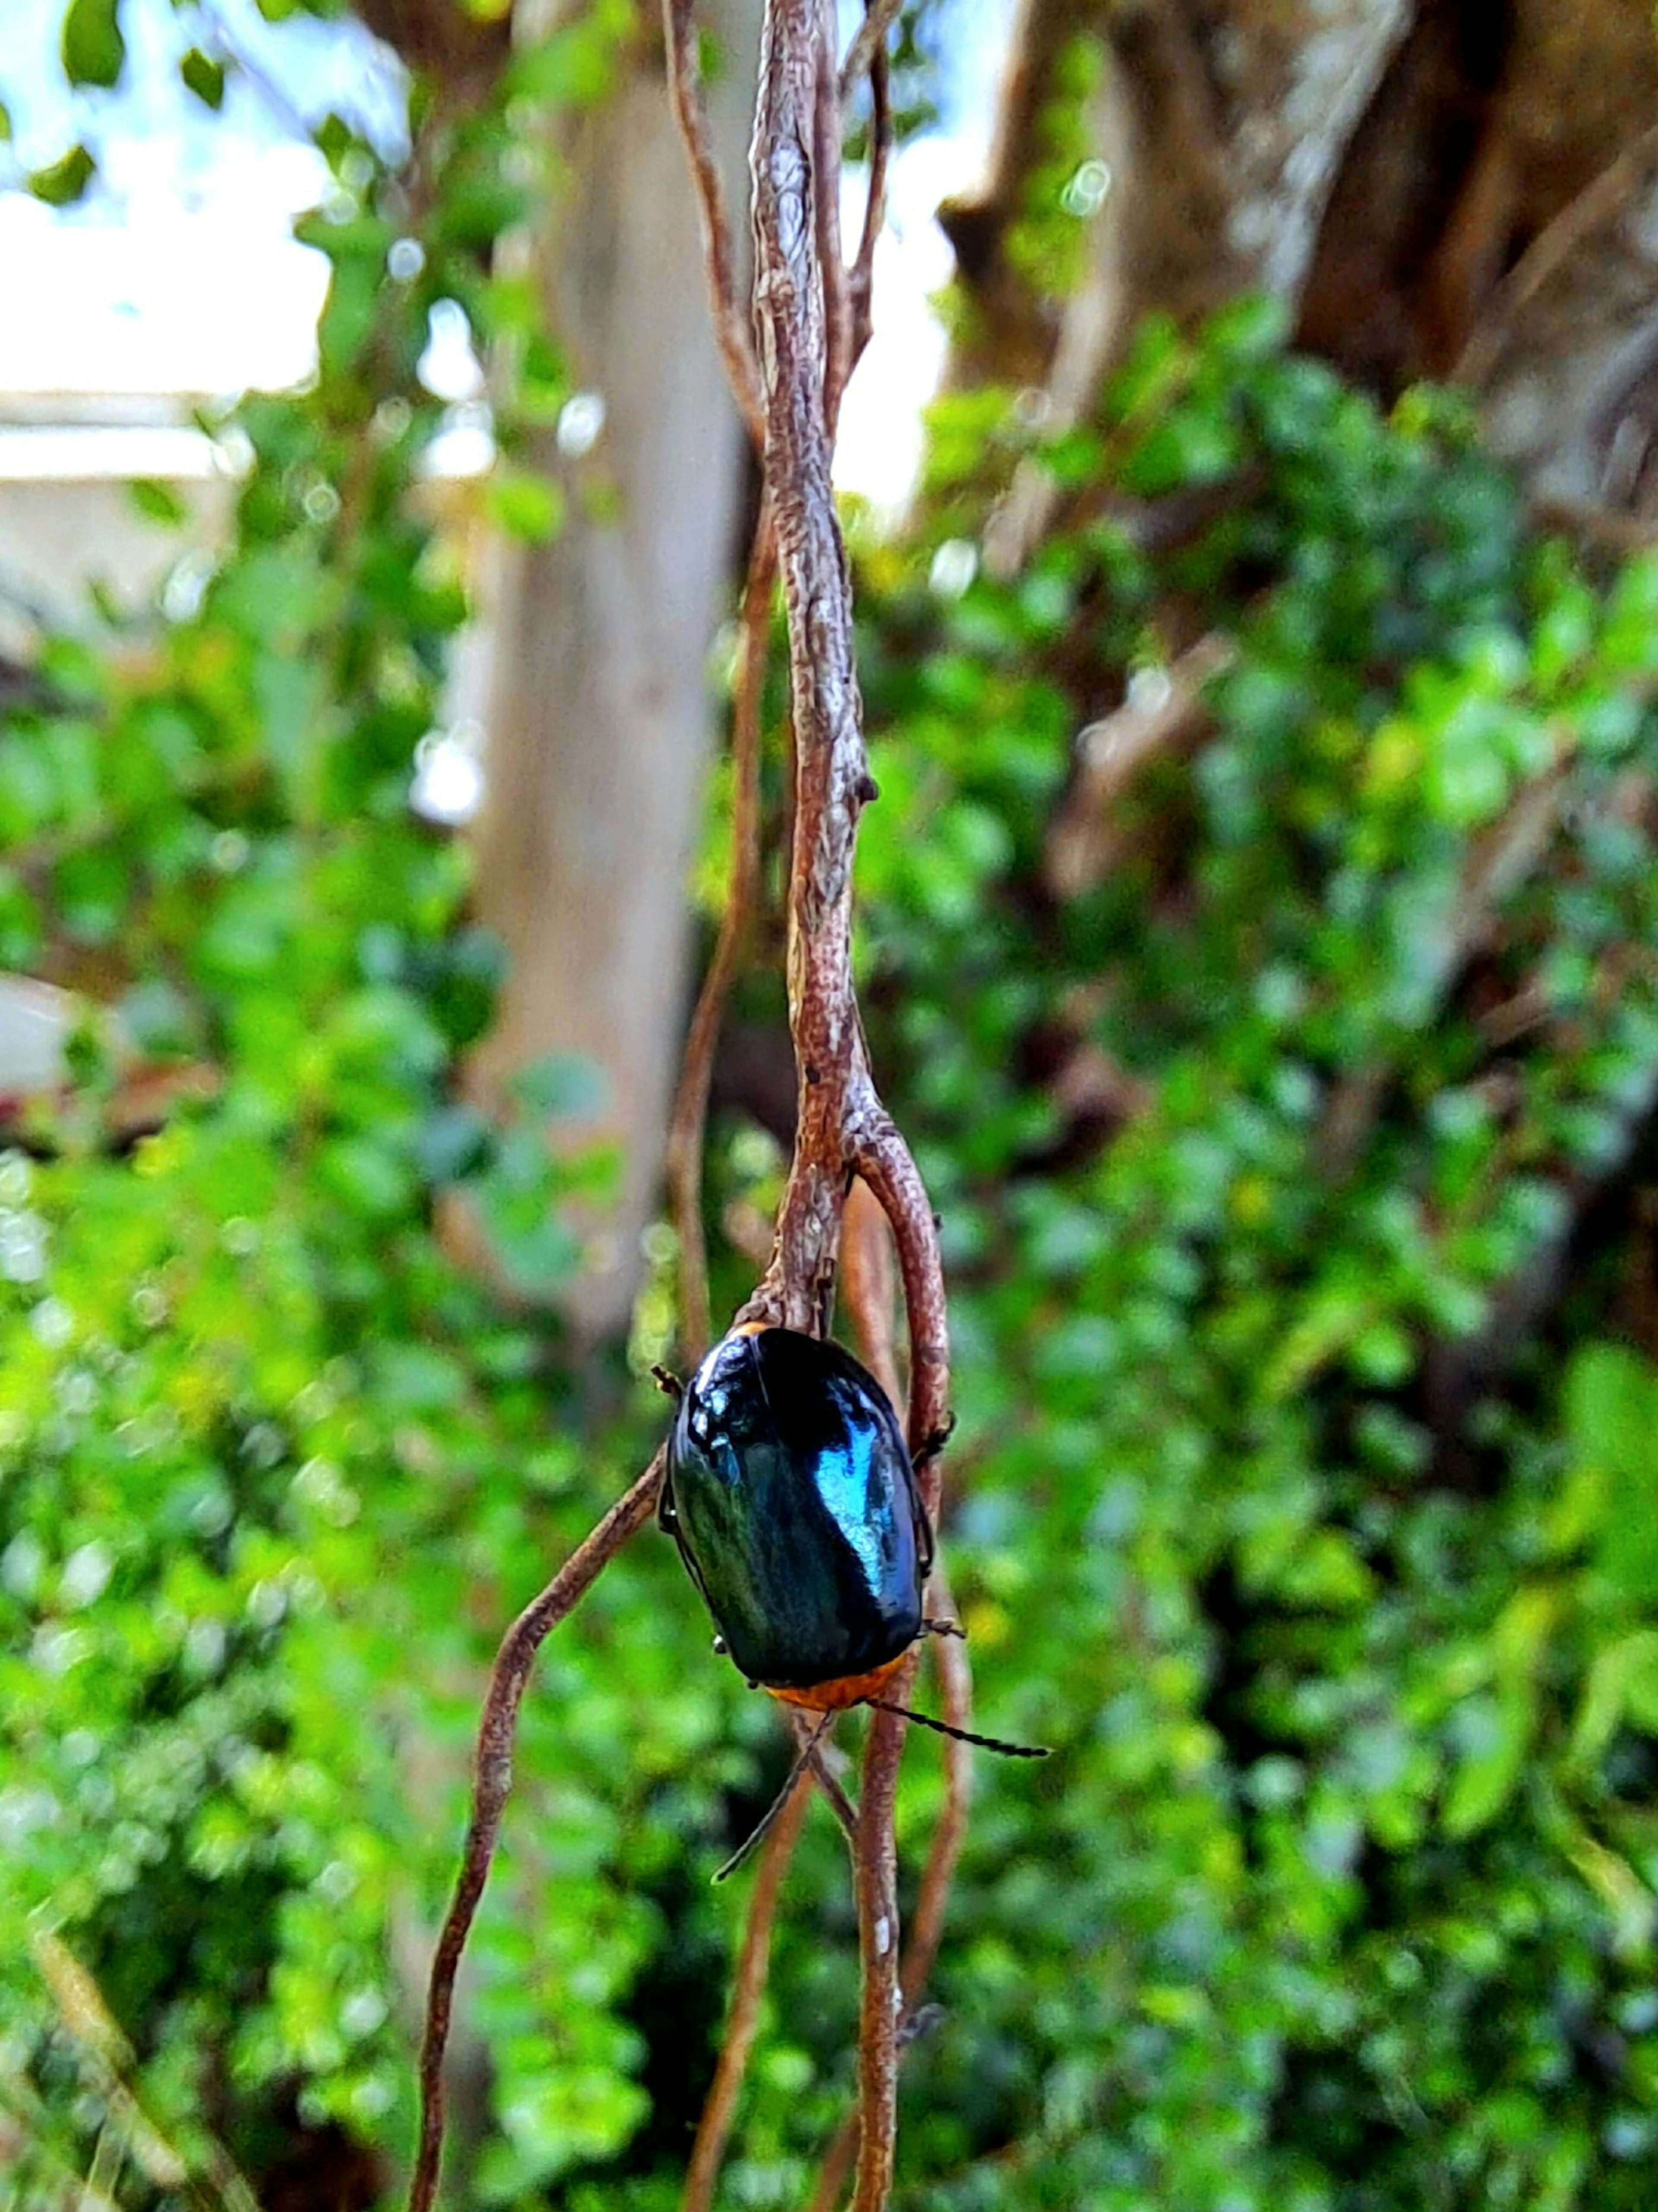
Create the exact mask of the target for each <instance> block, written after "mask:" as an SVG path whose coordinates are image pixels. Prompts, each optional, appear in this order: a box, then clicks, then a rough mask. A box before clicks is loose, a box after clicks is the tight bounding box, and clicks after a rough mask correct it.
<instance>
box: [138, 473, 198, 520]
mask: <svg viewBox="0 0 1658 2212" xmlns="http://www.w3.org/2000/svg"><path fill="white" fill-rule="evenodd" d="M127 491H128V494H129V495H130V497H131V501H132V504H133V505H134V506H135V507H137V510H138V512H139V513H140V514H142V515H143V517H144V519H145V520H147V521H149V522H159V523H162V524H164V525H165V526H167V528H169V529H174V530H176V529H177V528H178V526H179V524H180V523H181V522H188V521H189V520H190V509H189V508H188V507H186V506H185V502H184V501H183V500H181V499H180V498H179V495H178V493H177V492H176V491H174V490H173V487H172V485H171V484H166V483H162V482H161V479H160V477H134V478H133V480H132V482H131V483H130V484H129V485H128V486H127Z"/></svg>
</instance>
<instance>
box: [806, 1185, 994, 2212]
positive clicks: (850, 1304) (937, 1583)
mask: <svg viewBox="0 0 1658 2212" xmlns="http://www.w3.org/2000/svg"><path fill="white" fill-rule="evenodd" d="M895 1293H896V1277H895V1273H894V1268H893V1245H892V1237H891V1233H890V1224H889V1223H888V1221H887V1219H886V1218H885V1216H884V1212H883V1211H882V1209H881V1206H880V1204H879V1201H878V1200H877V1199H876V1198H875V1196H874V1194H873V1193H872V1191H871V1190H870V1188H869V1186H868V1185H867V1184H866V1183H865V1182H863V1180H862V1179H861V1177H860V1178H859V1181H858V1182H854V1183H853V1187H852V1191H851V1194H850V1195H849V1196H848V1198H847V1213H846V1222H845V1225H844V1230H843V1232H842V1241H841V1297H842V1300H843V1302H844V1304H845V1306H846V1310H847V1315H848V1316H849V1318H850V1320H851V1322H852V1326H853V1338H854V1340H855V1341H856V1343H857V1346H858V1352H859V1358H861V1359H862V1360H863V1362H864V1364H865V1366H866V1367H867V1368H868V1369H869V1370H870V1372H871V1373H872V1375H873V1376H875V1377H876V1379H877V1381H878V1383H880V1384H881V1387H882V1389H884V1390H885V1391H886V1393H887V1395H888V1396H889V1397H890V1398H891V1400H892V1401H893V1402H894V1404H895V1405H896V1403H897V1401H898V1396H899V1389H898V1370H897V1364H896V1361H895V1359H894V1358H893V1350H892V1325H893V1308H894V1302H895ZM927 1609H928V1613H929V1614H930V1615H931V1616H932V1617H933V1618H935V1619H940V1618H941V1619H944V1620H953V1619H954V1617H955V1613H956V1605H955V1600H954V1599H953V1597H952V1596H951V1595H950V1583H949V1580H948V1578H947V1577H946V1576H945V1573H944V1561H943V1558H942V1556H941V1555H940V1556H935V1558H934V1561H933V1568H932V1577H931V1578H930V1580H929V1582H928V1584H927ZM929 1648H930V1649H931V1650H932V1656H933V1660H934V1662H935V1664H936V1666H937V1668H938V1683H939V1691H940V1702H941V1704H942V1705H943V1706H944V1719H945V1720H946V1721H947V1722H948V1723H950V1727H952V1728H955V1729H969V1728H971V1727H972V1725H973V1674H972V1669H971V1668H970V1667H969V1663H968V1656H967V1649H966V1646H965V1645H964V1644H963V1643H962V1641H961V1640H960V1638H957V1637H950V1636H946V1637H937V1638H934V1639H933V1641H932V1644H931V1646H930V1647H929ZM943 1742H944V1805H943V1808H942V1809H941V1811H940V1813H939V1815H938V1826H937V1827H936V1828H935V1829H934V1830H933V1834H932V1844H931V1846H930V1848H929V1850H928V1852H927V1860H926V1868H925V1869H924V1870H923V1872H922V1875H921V1887H920V1894H919V1896H918V1897H917V1899H916V1905H915V1917H914V1923H913V1924H912V1926H911V1928H910V1930H909V1933H908V1940H907V1942H906V1943H905V1946H904V1952H903V1961H902V1966H901V1967H900V1969H899V1975H898V1985H899V1991H900V1994H901V1996H902V2002H903V2018H902V2021H901V2022H900V2026H899V2030H898V2039H899V2042H900V2043H901V2044H902V2039H903V2036H904V2031H905V2028H906V2027H908V2025H909V2023H910V2022H912V2021H914V2019H915V2017H916V2015H917V2013H918V2011H919V2009H920V2005H921V2002H922V2000H923V1999H924V1997H925V1996H926V1985H927V1983H928V1982H929V1980H930V1979H931V1978H932V1969H933V1966H935V1964H936V1963H937V1960H938V1945H939V1942H940V1941H941V1939H942V1936H943V1934H944V1916H945V1911H946V1909H947V1907H948V1905H949V1900H950V1884H951V1882H952V1881H953V1880H954V1877H955V1873H956V1863H957V1859H958V1858H959V1857H961V1850H962V1844H963V1839H964V1838H965V1837H966V1834H967V1820H968V1809H969V1803H970V1802H971V1798H972V1794H973V1753H972V1747H971V1746H970V1745H968V1744H965V1743H962V1742H958V1741H956V1740H954V1739H953V1738H950V1737H945V1738H944V1740H943ZM858 2145H859V2126H858V2113H857V2110H856V2108H855V2107H854V2108H853V2111H851V2112H848V2113H847V2117H846V2118H845V2119H844V2120H843V2121H842V2122H841V2125H840V2127H839V2128H838V2129H837V2130H835V2136H834V2137H833V2139H832V2141H831V2142H830V2144H829V2150H828V2153H827V2154H826V2155H825V2157H824V2160H823V2166H822V2168H821V2169H820V2171H819V2173H818V2178H817V2190H816V2191H815V2192H814V2194H813V2197H812V2200H811V2212H835V2207H836V2206H837V2205H838V2204H839V2203H840V2202H841V2194H842V2192H843V2191H844V2190H845V2188H846V2185H847V2179H848V2177H849V2176H850V2174H851V2172H852V2170H853V2164H854V2162H855V2160H856V2159H857V2156H858Z"/></svg>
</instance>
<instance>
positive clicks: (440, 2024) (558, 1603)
mask: <svg viewBox="0 0 1658 2212" xmlns="http://www.w3.org/2000/svg"><path fill="white" fill-rule="evenodd" d="M663 1459H664V1454H663V1452H662V1451H661V1450H659V1451H658V1452H657V1454H656V1455H655V1457H654V1458H653V1460H652V1462H651V1463H650V1465H649V1466H648V1467H647V1468H646V1470H645V1472H644V1474H641V1476H640V1478H639V1480H637V1481H636V1482H635V1484H634V1486H633V1487H632V1489H631V1490H629V1491H628V1492H625V1493H624V1495H623V1497H621V1498H618V1499H617V1500H616V1504H614V1505H613V1506H611V1508H610V1511H609V1512H608V1513H607V1514H606V1515H605V1516H604V1519H603V1520H602V1521H601V1522H599V1523H598V1527H597V1528H595V1529H594V1530H593V1531H592V1534H591V1535H589V1536H588V1537H587V1538H586V1540H585V1541H583V1542H582V1543H581V1544H580V1545H579V1546H578V1547H577V1548H576V1549H575V1550H574V1552H573V1553H571V1554H570V1556H569V1558H568V1559H567V1560H566V1561H565V1563H564V1565H562V1567H561V1568H560V1569H559V1571H558V1572H557V1574H556V1575H555V1576H554V1577H553V1579H552V1581H551V1582H550V1583H548V1585H547V1587H546V1589H544V1590H543V1591H542V1593H541V1595H540V1596H539V1597H537V1598H533V1599H531V1601H530V1603H529V1604H528V1605H527V1606H525V1608H524V1610H523V1612H522V1613H519V1617H518V1619H517V1620H515V1621H514V1622H513V1625H512V1626H511V1627H510V1628H509V1629H508V1630H507V1633H506V1635H505V1636H504V1637H503V1638H501V1649H500V1650H499V1651H498V1652H497V1653H496V1655H495V1667H494V1669H493V1670H492V1672H491V1674H490V1676H489V1690H488V1692H487V1693H486V1695H485V1697H484V1700H483V1717H482V1719H481V1720H480V1722H479V1723H478V1740H477V1765H476V1772H475V1778H474V1781H473V1786H472V1816H471V1823H470V1825H469V1826H468V1827H467V1831H466V1842H465V1846H464V1847H463V1849H462V1852H461V1864H460V1873H459V1876H458V1878H457V1880H456V1882H455V1893H454V1896H453V1898H452V1900H451V1902H450V1905H449V1911H448V1913H447V1914H446V1917H445V1919H444V1923H443V1928H442V1931H441V1933H440V1935H439V1937H438V1943H437V1949H436V1951H435V1953H434V1955H433V1959H432V1978H431V1983H430V1986H429V1989H428V1995H427V2000H426V2032H425V2034H424V2036H423V2037H422V2041H421V2052H420V2107H421V2111H420V2148H419V2151H418V2154H417V2155H416V2161H415V2178H414V2180H413V2182H412V2183H411V2184H410V2191H409V2212H429V2208H430V2206H431V2204H432V2202H433V2199H434V2197H435V2196H436V2194H437V2186H438V2167H439V2164H440V2160H441V2158H442V2155H443V2054H444V2050H445V2047H446V2045H447V2043H448V2040H449V2018H450V2013H451V2010H452V2007H453V2003H454V1995H455V1974H456V1972H457V1970H458V1969H459V1966H460V1957H461V1953H462V1952H463V1951H464V1950H465V1948H466V1938H467V1935H468V1933H469V1931H470V1930H471V1925H472V1917H473V1915H474V1914H475V1913H476V1912H477V1907H478V1899H480V1898H481V1897H482V1896H483V1885H484V1883H485V1882H486V1881H488V1879H489V1862H490V1860H491V1859H492V1858H493V1857H494V1856H495V1842H496V1838H498V1837H499V1835H500V1833H501V1812H502V1809H503V1808H504V1807H505V1805H506V1803H507V1795H508V1793H509V1792H510V1790H511V1789H512V1786H513V1731H514V1729H516V1727H517V1724H518V1709H519V1705H520V1704H521V1703H522V1701H523V1698H524V1692H525V1685H526V1684H527V1683H528V1681H529V1679H530V1669H531V1668H532V1667H533V1666H534V1664H535V1656H536V1653H537V1651H538V1650H540V1649H541V1646H542V1644H544V1642H545V1641H546V1638H547V1636H548V1634H549V1632H550V1631H551V1630H553V1629H555V1628H556V1627H557V1626H558V1624H559V1622H560V1621H561V1620H563V1618H564V1616H565V1614H566V1613H568V1612H569V1611H570V1609H571V1607H573V1606H574V1605H575V1604H576V1602H577V1601H578V1600H579V1599H580V1598H581V1597H583V1596H585V1595H586V1591H587V1589H588V1587H589V1585H590V1584H591V1583H593V1582H594V1581H596V1580H597V1579H598V1575H599V1574H600V1572H601V1571H603V1570H604V1568H605V1567H607V1566H608V1565H610V1561H611V1560H612V1559H614V1558H615V1557H616V1553H618V1552H619V1551H620V1550H621V1549H622V1547H623V1545H624V1544H625V1543H626V1542H627V1541H628V1539H629V1537H630V1536H633V1535H636V1534H638V1532H639V1530H640V1529H641V1528H643V1527H644V1525H645V1523H646V1522H647V1520H648V1519H649V1518H650V1516H651V1514H652V1512H653V1510H654V1508H655V1505H656V1494H657V1491H658V1489H659V1486H660V1484H661V1480H662V1467H663Z"/></svg>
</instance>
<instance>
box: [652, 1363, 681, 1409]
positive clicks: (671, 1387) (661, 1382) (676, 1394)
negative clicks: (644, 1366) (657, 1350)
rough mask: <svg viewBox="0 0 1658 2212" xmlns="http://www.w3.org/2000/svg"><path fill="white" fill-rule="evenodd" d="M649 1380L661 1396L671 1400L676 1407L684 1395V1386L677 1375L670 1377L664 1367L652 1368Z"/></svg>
mask: <svg viewBox="0 0 1658 2212" xmlns="http://www.w3.org/2000/svg"><path fill="white" fill-rule="evenodd" d="M651 1380H652V1382H653V1383H655V1385H656V1387H657V1389H659V1391H660V1392H661V1393H662V1395H663V1396H664V1397H665V1398H671V1399H672V1400H673V1401H674V1403H675V1405H676V1406H677V1404H678V1403H679V1401H680V1400H681V1399H682V1398H683V1396H684V1395H685V1386H684V1384H683V1383H682V1382H681V1381H680V1379H679V1377H678V1376H677V1375H671V1374H670V1373H669V1372H668V1370H667V1369H666V1368H665V1367H653V1368H652V1370H651Z"/></svg>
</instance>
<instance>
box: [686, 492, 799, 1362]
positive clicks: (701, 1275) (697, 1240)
mask: <svg viewBox="0 0 1658 2212" xmlns="http://www.w3.org/2000/svg"><path fill="white" fill-rule="evenodd" d="M776 578H777V541H776V538H775V537H774V533H773V531H772V526H771V507H770V505H769V502H768V501H762V503H761V508H760V515H759V520H757V522H756V525H755V532H754V544H753V547H752V550H750V555H749V574H748V580H747V582H746V583H745V585H744V589H743V607H742V613H741V617H740V623H741V631H740V636H739V641H738V669H737V690H736V698H735V701H734V702H733V705H732V879H731V889H730V890H729V892H728V893H727V896H726V910H725V912H724V914H723V915H721V916H720V933H719V936H718V937H717V939H715V941H714V957H713V958H712V959H711V960H710V961H709V963H708V974H707V975H705V976H704V977H703V979H702V988H701V993H700V994H699V995H698V998H697V1001H696V1011H695V1013H694V1014H693V1015H692V1016H691V1025H690V1029H689V1033H688V1034H687V1036H686V1039H685V1055H684V1059H683V1062H682V1064H681V1067H680V1074H679V1089H678V1091H677V1095H676V1097H675V1099H674V1106H673V1115H672V1118H671V1121H670V1122H669V1124H668V1157H667V1172H668V1188H669V1191H670V1192H671V1197H672V1205H673V1216H674V1229H675V1232H676V1234H677V1237H678V1240H679V1310H680V1331H681V1335H682V1337H683V1348H684V1352H685V1356H686V1358H689V1359H700V1358H701V1356H702V1353H703V1352H704V1351H705V1350H706V1349H707V1348H708V1339H709V1335H710V1333H711V1328H712V1323H711V1320H710V1316H709V1310H708V1247H707V1243H706V1240H705V1238H704V1237H703V1233H702V1142H703V1136H704V1133H705V1130H706V1128H707V1126H708V1085H709V1082H710V1080H711V1079H712V1077H713V1073H714V1050H715V1048H716V1047H717V1045H718V1044H719V1042H720V1023H721V1021H722V1020H723V1019H724V1018H725V1012H726V999H727V998H728V997H729V996H730V994H731V987H732V982H733V981H734V980H735V979H736V976H737V974H738V969H739V968H740V966H741V964H742V961H743V956H744V952H745V951H747V949H748V939H749V933H750V928H751V927H752V925H753V920H754V914H755V909H756V907H757V906H758V904H759V900H760V858H761V856H760V724H761V712H762V705H763V702H764V698H765V689H766V646H767V641H768V635H769V631H770V626H771V595H772V586H773V585H774V582H775V581H776Z"/></svg>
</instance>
